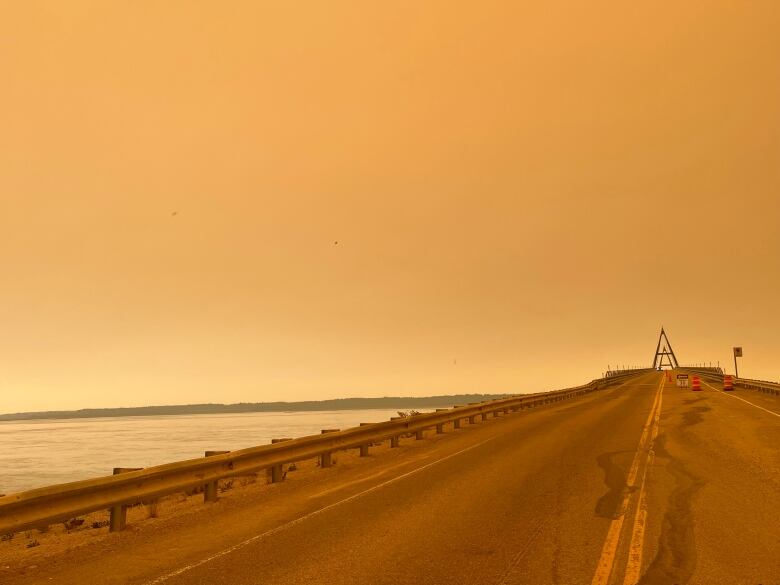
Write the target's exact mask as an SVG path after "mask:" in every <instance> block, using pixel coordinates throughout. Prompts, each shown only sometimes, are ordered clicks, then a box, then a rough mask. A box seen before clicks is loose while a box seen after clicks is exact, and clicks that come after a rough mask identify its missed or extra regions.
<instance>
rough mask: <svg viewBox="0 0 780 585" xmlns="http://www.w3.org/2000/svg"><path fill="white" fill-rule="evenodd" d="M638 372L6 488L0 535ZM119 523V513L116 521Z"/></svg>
mask: <svg viewBox="0 0 780 585" xmlns="http://www.w3.org/2000/svg"><path fill="white" fill-rule="evenodd" d="M646 371H647V370H646ZM641 373H644V372H631V373H627V374H625V375H623V376H612V377H610V378H609V379H598V380H594V381H592V382H590V383H589V384H586V385H584V386H578V387H576V388H568V389H565V390H555V391H551V392H543V393H539V394H526V395H517V396H512V397H510V398H503V399H498V400H492V401H487V402H482V403H477V404H474V405H468V406H456V407H454V408H451V409H446V410H443V411H437V412H432V413H428V414H421V415H417V416H412V417H408V418H402V419H400V420H391V421H387V422H379V423H371V424H364V425H361V426H359V427H354V428H351V429H346V430H343V431H334V432H326V433H323V434H321V435H312V436H308V437H301V438H299V439H293V440H285V441H280V442H276V443H273V444H271V445H263V446H259V447H251V448H248V449H240V450H237V451H229V452H224V453H223V452H209V453H208V455H209V456H208V457H203V458H199V459H189V460H186V461H178V462H175V463H167V464H164V465H157V466H154V467H148V468H145V469H140V470H132V471H127V472H125V473H120V474H117V475H111V476H106V477H99V478H95V479H88V480H82V481H75V482H70V483H64V484H59V485H52V486H47V487H43V488H38V489H33V490H29V491H24V492H19V493H15V494H8V495H6V496H2V497H0V534H7V533H10V532H17V531H19V530H26V529H30V528H39V527H44V526H48V525H50V524H54V523H56V522H61V521H66V520H69V519H71V518H74V517H76V516H80V515H83V514H89V513H91V512H96V511H99V510H105V509H114V510H120V511H121V510H122V509H126V507H127V506H133V505H136V504H140V503H149V502H153V501H155V500H157V499H158V498H160V497H163V496H167V495H170V494H174V493H178V492H184V491H187V490H190V489H192V488H197V487H204V486H206V493H207V494H208V495H211V496H212V498H213V497H214V496H215V494H212V493H211V492H216V489H215V488H216V482H218V481H219V480H221V479H227V478H230V477H236V476H242V475H249V474H252V473H255V472H257V471H260V470H264V469H272V470H273V469H279V468H280V466H282V465H285V464H288V463H294V462H297V461H303V460H306V459H317V458H319V459H320V460H321V461H322V460H327V461H330V454H331V453H333V452H335V451H343V450H346V449H360V450H361V455H363V454H364V453H366V454H367V449H368V445H370V444H372V443H375V442H379V441H385V440H388V439H389V440H390V441H391V442H395V443H396V444H397V441H398V438H399V437H400V436H401V435H405V434H410V433H412V434H416V433H417V432H420V431H424V430H426V429H432V428H436V429H437V430H438V429H443V425H445V424H448V423H456V422H457V423H458V427H459V426H460V422H461V421H463V420H465V419H468V420H469V422H472V423H473V422H475V419H476V417H477V416H481V417H482V420H485V419H486V418H487V416H488V414H495V413H497V412H509V411H517V410H522V409H524V408H530V407H533V406H535V405H540V404H548V403H551V402H557V401H559V400H564V399H567V398H572V397H574V396H579V395H582V394H586V393H589V392H593V391H595V390H598V389H601V388H605V387H607V386H611V385H614V384H616V383H619V382H621V381H623V380H625V379H627V378H630V377H632V376H636V375H639V374H641ZM123 471H124V470H123ZM209 488H210V489H209ZM206 499H207V500H208V498H206ZM120 513H121V512H120ZM122 524H123V522H122V521H121V519H119V520H118V521H117V526H119V525H122Z"/></svg>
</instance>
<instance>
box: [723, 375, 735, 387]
mask: <svg viewBox="0 0 780 585" xmlns="http://www.w3.org/2000/svg"><path fill="white" fill-rule="evenodd" d="M723 389H724V390H733V389H734V378H733V377H732V376H723Z"/></svg>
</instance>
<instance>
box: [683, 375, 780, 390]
mask: <svg viewBox="0 0 780 585" xmlns="http://www.w3.org/2000/svg"><path fill="white" fill-rule="evenodd" d="M681 369H683V370H686V371H688V372H693V373H695V374H697V375H699V376H700V377H702V378H706V379H708V380H710V381H715V382H717V383H718V384H722V383H723V374H719V373H716V372H712V371H710V370H708V369H699V368H681ZM734 387H735V388H746V389H749V390H758V391H759V392H763V393H764V394H773V395H775V396H780V383H777V382H767V381H765V380H750V379H748V378H734Z"/></svg>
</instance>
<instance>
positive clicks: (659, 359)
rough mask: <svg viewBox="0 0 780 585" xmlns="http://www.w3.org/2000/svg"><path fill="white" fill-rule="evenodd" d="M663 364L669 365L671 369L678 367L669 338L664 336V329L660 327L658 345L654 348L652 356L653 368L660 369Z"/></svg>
mask: <svg viewBox="0 0 780 585" xmlns="http://www.w3.org/2000/svg"><path fill="white" fill-rule="evenodd" d="M662 341H663V342H664V345H663V349H661V342H662ZM664 358H666V363H664ZM664 366H669V367H670V368H672V369H674V368H678V367H680V366H679V364H678V362H677V357H676V356H675V355H674V350H673V349H672V344H671V343H669V338H668V337H667V336H666V331H664V328H663V327H661V335H659V336H658V345H657V346H656V348H655V357H654V358H653V369H654V370H662V369H663V368H664Z"/></svg>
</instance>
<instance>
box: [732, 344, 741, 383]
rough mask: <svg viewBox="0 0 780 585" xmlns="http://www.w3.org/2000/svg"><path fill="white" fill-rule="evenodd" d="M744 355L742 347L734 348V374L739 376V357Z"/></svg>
mask: <svg viewBox="0 0 780 585" xmlns="http://www.w3.org/2000/svg"><path fill="white" fill-rule="evenodd" d="M738 357H742V348H741V347H735V348H734V375H735V376H736V377H737V378H739V366H737V358H738Z"/></svg>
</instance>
